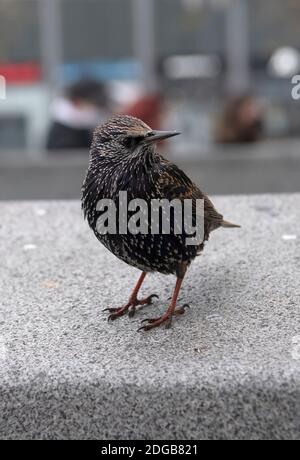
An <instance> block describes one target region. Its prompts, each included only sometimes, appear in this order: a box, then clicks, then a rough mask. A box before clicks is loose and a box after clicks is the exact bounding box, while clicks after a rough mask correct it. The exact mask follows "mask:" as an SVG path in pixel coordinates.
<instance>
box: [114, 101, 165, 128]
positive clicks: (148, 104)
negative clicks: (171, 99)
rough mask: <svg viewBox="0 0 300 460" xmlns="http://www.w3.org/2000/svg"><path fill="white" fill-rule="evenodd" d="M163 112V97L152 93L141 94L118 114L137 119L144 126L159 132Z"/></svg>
mask: <svg viewBox="0 0 300 460" xmlns="http://www.w3.org/2000/svg"><path fill="white" fill-rule="evenodd" d="M163 110H164V100H163V96H162V95H161V94H160V93H159V92H154V93H144V94H142V95H141V96H140V97H138V98H137V99H136V100H135V101H134V102H132V103H130V104H128V105H126V106H124V107H123V108H122V109H121V111H120V114H121V115H130V116H132V117H135V118H139V119H140V120H143V122H144V123H146V125H148V126H152V127H153V129H157V130H159V129H161V127H162V123H163V121H162V118H163Z"/></svg>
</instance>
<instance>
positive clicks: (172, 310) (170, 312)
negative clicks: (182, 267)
mask: <svg viewBox="0 0 300 460" xmlns="http://www.w3.org/2000/svg"><path fill="white" fill-rule="evenodd" d="M182 281H183V277H182V278H177V281H176V286H175V289H174V293H173V297H172V301H171V303H170V305H169V307H168V309H167V311H166V312H165V313H164V314H163V315H162V316H160V317H159V318H150V319H144V320H143V321H142V323H144V322H148V324H146V325H145V326H142V327H140V328H139V329H138V330H139V331H142V330H143V331H150V329H154V328H155V327H159V326H160V325H161V324H164V323H165V324H166V327H167V328H169V327H170V326H171V322H172V317H173V316H174V315H182V314H183V313H184V312H185V308H187V307H188V305H186V304H185V305H184V306H183V307H181V308H177V309H176V303H177V298H178V294H179V291H180V288H181V285H182Z"/></svg>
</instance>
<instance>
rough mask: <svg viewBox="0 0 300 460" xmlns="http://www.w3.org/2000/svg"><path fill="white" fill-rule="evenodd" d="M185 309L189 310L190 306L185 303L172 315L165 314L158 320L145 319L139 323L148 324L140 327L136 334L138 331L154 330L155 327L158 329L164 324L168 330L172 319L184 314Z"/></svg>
mask: <svg viewBox="0 0 300 460" xmlns="http://www.w3.org/2000/svg"><path fill="white" fill-rule="evenodd" d="M186 308H190V306H189V305H188V304H187V303H186V304H184V305H183V306H182V307H180V308H177V309H176V310H174V311H173V313H172V314H168V315H167V314H166V315H164V316H161V317H160V318H146V319H143V320H142V321H141V323H142V324H143V323H148V324H145V325H143V326H141V327H140V328H139V329H138V330H137V332H140V331H150V329H154V328H155V327H159V326H160V325H162V324H165V328H166V329H169V328H170V327H171V325H172V317H173V316H177V315H183V314H184V313H185V310H186Z"/></svg>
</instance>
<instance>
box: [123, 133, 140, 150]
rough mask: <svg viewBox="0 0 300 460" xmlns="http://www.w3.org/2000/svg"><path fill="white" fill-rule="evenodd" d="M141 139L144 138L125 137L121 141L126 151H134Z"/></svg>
mask: <svg viewBox="0 0 300 460" xmlns="http://www.w3.org/2000/svg"><path fill="white" fill-rule="evenodd" d="M143 139H144V136H127V137H125V138H124V139H123V145H124V147H126V148H127V149H132V150H134V149H135V148H136V147H137V145H138V144H139V143H140V142H141V141H142V140H143Z"/></svg>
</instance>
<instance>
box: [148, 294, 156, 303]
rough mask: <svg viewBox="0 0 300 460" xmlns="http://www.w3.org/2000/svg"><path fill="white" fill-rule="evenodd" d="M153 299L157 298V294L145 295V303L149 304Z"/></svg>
mask: <svg viewBox="0 0 300 460" xmlns="http://www.w3.org/2000/svg"><path fill="white" fill-rule="evenodd" d="M153 299H159V297H158V295H157V294H151V295H149V297H147V299H146V300H147V305H151V304H152V303H153Z"/></svg>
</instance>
